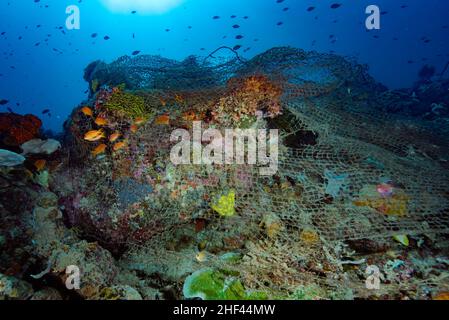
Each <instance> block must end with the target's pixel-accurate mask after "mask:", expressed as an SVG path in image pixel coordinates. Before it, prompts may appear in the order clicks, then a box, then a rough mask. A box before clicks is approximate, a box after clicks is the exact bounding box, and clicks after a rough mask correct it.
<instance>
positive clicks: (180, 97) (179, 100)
mask: <svg viewBox="0 0 449 320" xmlns="http://www.w3.org/2000/svg"><path fill="white" fill-rule="evenodd" d="M175 100H176V102H177V103H181V102H183V101H184V98H183V97H182V96H181V95H179V94H177V95H175Z"/></svg>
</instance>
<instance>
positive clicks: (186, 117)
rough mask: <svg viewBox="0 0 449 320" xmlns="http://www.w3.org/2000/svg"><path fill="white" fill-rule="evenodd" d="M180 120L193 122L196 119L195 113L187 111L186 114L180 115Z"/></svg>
mask: <svg viewBox="0 0 449 320" xmlns="http://www.w3.org/2000/svg"><path fill="white" fill-rule="evenodd" d="M182 118H183V119H184V120H185V121H194V120H195V119H196V118H197V117H196V115H195V112H193V111H187V112H184V114H183V115H182Z"/></svg>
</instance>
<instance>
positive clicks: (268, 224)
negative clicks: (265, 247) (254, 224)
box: [260, 213, 284, 239]
mask: <svg viewBox="0 0 449 320" xmlns="http://www.w3.org/2000/svg"><path fill="white" fill-rule="evenodd" d="M260 226H261V227H265V232H266V233H267V236H268V237H269V238H270V239H274V238H276V237H277V235H278V234H279V232H280V231H282V230H283V229H284V226H283V225H282V221H281V219H280V218H279V217H278V216H277V215H275V214H274V213H271V214H267V215H265V216H264V217H263V220H262V222H261V223H260Z"/></svg>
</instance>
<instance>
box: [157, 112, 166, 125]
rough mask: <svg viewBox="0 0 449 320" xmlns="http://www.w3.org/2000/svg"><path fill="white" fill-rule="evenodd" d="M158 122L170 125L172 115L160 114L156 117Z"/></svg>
mask: <svg viewBox="0 0 449 320" xmlns="http://www.w3.org/2000/svg"><path fill="white" fill-rule="evenodd" d="M155 123H156V124H163V125H169V124H170V117H169V116H168V115H166V114H164V115H162V116H159V117H157V118H156V122H155Z"/></svg>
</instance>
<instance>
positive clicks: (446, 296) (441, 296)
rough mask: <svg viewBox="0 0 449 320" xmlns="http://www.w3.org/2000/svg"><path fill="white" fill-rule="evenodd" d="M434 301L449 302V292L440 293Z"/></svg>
mask: <svg viewBox="0 0 449 320" xmlns="http://www.w3.org/2000/svg"><path fill="white" fill-rule="evenodd" d="M432 300H449V292H440V293H439V294H437V295H436V296H435V297H434V298H433V299H432Z"/></svg>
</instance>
